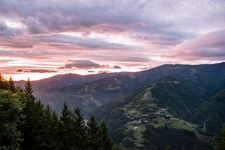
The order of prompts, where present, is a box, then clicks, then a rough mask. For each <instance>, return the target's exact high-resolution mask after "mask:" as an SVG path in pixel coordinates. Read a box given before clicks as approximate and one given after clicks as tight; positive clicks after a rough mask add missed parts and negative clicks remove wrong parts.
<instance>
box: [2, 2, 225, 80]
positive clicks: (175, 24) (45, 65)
mask: <svg viewBox="0 0 225 150" xmlns="http://www.w3.org/2000/svg"><path fill="white" fill-rule="evenodd" d="M223 61H225V0H182V1H181V0H138V1H137V0H0V73H2V74H4V75H5V76H6V77H9V76H12V77H13V78H14V80H21V79H24V80H26V79H27V78H28V77H30V79H31V80H38V79H42V78H46V77H50V76H53V75H56V74H65V73H77V74H95V73H103V72H123V71H132V72H133V71H141V70H146V69H150V68H153V67H156V66H159V65H162V64H177V63H179V64H204V63H210V64H211V63H217V62H223Z"/></svg>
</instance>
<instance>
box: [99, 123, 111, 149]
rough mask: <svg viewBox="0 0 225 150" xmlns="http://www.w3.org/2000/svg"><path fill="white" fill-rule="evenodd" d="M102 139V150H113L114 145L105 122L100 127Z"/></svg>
mask: <svg viewBox="0 0 225 150" xmlns="http://www.w3.org/2000/svg"><path fill="white" fill-rule="evenodd" d="M100 137H101V141H100V144H101V149H102V150H105V149H107V150H111V149H112V143H111V140H110V137H109V136H108V131H107V128H106V124H105V123H104V122H102V123H101V125H100Z"/></svg>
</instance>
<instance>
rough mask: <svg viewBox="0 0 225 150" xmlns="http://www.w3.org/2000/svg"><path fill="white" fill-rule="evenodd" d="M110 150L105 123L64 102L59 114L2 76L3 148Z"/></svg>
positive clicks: (0, 134) (0, 136)
mask: <svg viewBox="0 0 225 150" xmlns="http://www.w3.org/2000/svg"><path fill="white" fill-rule="evenodd" d="M20 149H22V150H111V149H112V143H111V140H110V138H109V136H108V133H107V129H106V126H105V124H104V123H101V124H99V123H97V121H96V120H95V118H94V117H91V118H90V120H88V121H86V120H85V119H84V117H83V115H82V113H81V110H80V109H79V108H76V109H74V111H71V110H70V109H69V107H68V106H67V105H66V104H64V108H63V110H62V113H61V115H60V117H58V116H57V114H55V113H54V112H52V111H51V110H50V108H49V107H48V106H47V107H45V106H44V105H43V104H42V103H41V102H40V101H39V100H37V99H36V98H35V97H34V96H33V89H32V84H31V82H30V80H28V81H27V83H26V86H25V89H24V91H22V90H21V89H18V88H15V86H14V82H13V80H12V78H10V79H9V81H7V80H5V79H4V78H3V77H2V76H0V150H20Z"/></svg>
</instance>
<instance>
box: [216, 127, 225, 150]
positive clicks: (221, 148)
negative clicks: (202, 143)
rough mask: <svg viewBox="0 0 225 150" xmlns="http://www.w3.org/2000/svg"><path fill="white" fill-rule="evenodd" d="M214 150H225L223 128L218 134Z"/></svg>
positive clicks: (224, 129) (224, 131) (224, 130)
mask: <svg viewBox="0 0 225 150" xmlns="http://www.w3.org/2000/svg"><path fill="white" fill-rule="evenodd" d="M215 150H225V128H223V129H222V130H221V131H220V133H219V136H218V139H217V142H216V147H215Z"/></svg>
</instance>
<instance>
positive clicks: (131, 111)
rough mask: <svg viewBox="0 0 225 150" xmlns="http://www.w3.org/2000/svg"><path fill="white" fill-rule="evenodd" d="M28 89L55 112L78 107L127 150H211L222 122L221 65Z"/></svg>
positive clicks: (224, 73) (224, 81) (68, 79)
mask: <svg viewBox="0 0 225 150" xmlns="http://www.w3.org/2000/svg"><path fill="white" fill-rule="evenodd" d="M22 84H24V82H23V81H21V82H17V85H19V86H21V85H22ZM32 84H33V88H34V94H35V96H36V97H38V98H40V99H41V101H42V102H43V103H44V104H47V105H49V106H50V107H51V108H52V109H54V110H55V111H56V112H59V111H61V108H62V105H63V103H64V102H66V103H67V104H68V105H69V106H70V107H80V108H82V110H83V111H84V112H85V114H86V116H89V115H95V116H96V117H97V118H98V119H99V120H103V121H105V122H106V124H107V125H108V127H109V132H110V134H111V136H112V138H113V139H114V141H115V142H116V143H118V144H121V145H124V146H126V147H128V148H134V147H135V148H137V149H151V150H152V149H153V150H154V149H187V150H190V149H202V150H203V149H204V150H207V149H211V148H212V142H213V138H214V135H216V134H217V132H218V131H219V129H220V128H221V127H222V126H223V124H224V122H225V119H224V118H225V111H224V110H225V63H218V64H205V65H162V66H159V67H156V68H153V69H150V70H147V71H142V72H135V73H129V72H123V73H109V74H106V73H105V74H97V75H86V76H81V75H75V74H66V75H58V76H54V77H51V78H48V79H44V80H39V81H34V82H32Z"/></svg>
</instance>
